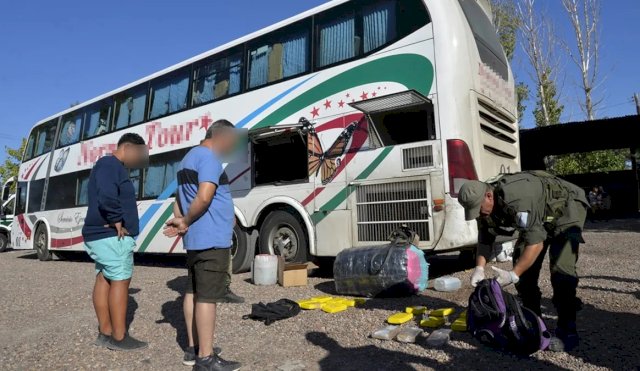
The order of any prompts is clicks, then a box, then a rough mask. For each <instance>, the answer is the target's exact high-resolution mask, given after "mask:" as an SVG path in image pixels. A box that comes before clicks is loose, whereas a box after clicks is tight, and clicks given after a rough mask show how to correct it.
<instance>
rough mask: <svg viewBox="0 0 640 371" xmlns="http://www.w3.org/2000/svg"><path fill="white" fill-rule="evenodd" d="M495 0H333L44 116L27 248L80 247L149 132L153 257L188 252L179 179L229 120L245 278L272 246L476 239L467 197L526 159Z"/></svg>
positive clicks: (29, 169)
mask: <svg viewBox="0 0 640 371" xmlns="http://www.w3.org/2000/svg"><path fill="white" fill-rule="evenodd" d="M485 3H486V2H485V1H480V2H476V1H475V0H455V1H454V0H450V1H438V0H425V1H420V0H415V1H414V0H406V1H405V0H401V1H398V0H370V1H344V0H336V1H331V2H329V3H327V4H325V5H322V6H320V7H318V8H315V9H312V10H310V11H307V12H305V13H302V14H300V15H298V16H295V17H293V18H291V19H288V20H286V21H283V22H280V23H278V24H276V25H273V26H271V27H268V28H266V29H264V30H261V31H258V32H255V33H253V34H251V35H249V36H247V37H244V38H241V39H239V40H237V41H234V42H231V43H229V44H227V45H224V46H222V47H220V48H217V49H214V50H212V51H210V52H207V53H205V54H203V55H200V56H197V57H195V58H192V59H190V60H188V61H185V62H183V63H180V64H178V65H176V66H174V67H171V68H168V69H166V70H164V71H161V72H159V73H157V74H154V75H152V76H149V77H147V78H144V79H142V80H139V81H136V82H134V83H132V84H130V85H128V86H125V87H123V88H121V89H118V90H116V91H113V92H110V93H108V94H105V95H103V96H100V97H98V98H96V99H93V100H91V101H89V102H86V103H84V104H81V105H78V106H75V107H72V108H70V109H68V110H66V111H63V112H61V113H59V114H57V115H54V116H52V117H50V118H47V119H45V120H42V121H41V122H40V123H38V124H37V125H36V126H35V127H34V129H33V130H32V134H31V136H30V139H29V144H28V146H27V150H26V152H25V157H24V161H23V163H22V165H21V166H20V173H19V179H18V191H17V198H16V201H17V204H16V207H17V208H16V220H17V222H16V224H17V227H15V228H14V231H13V233H12V243H13V246H14V248H22V249H34V248H35V249H36V250H38V253H39V256H40V257H41V259H48V258H49V257H50V251H58V252H62V251H70V250H82V249H83V243H82V235H81V229H82V225H83V219H84V216H85V213H86V206H84V205H86V181H87V179H88V176H89V172H90V170H91V168H92V166H93V164H94V163H95V161H96V160H97V159H98V158H100V157H101V156H104V155H108V154H109V153H110V152H111V151H112V150H113V149H114V148H115V145H116V143H117V141H118V139H119V137H120V136H121V135H122V134H123V133H125V132H135V133H138V134H140V135H141V136H142V137H143V138H144V139H145V141H147V144H148V146H149V153H150V159H151V163H150V168H149V169H147V170H144V171H141V172H139V171H132V177H133V179H134V181H135V184H136V186H137V189H138V193H139V199H140V201H139V205H138V209H139V214H140V231H141V234H140V235H139V236H138V237H137V242H138V247H137V249H138V252H148V253H181V252H183V249H182V244H181V241H180V240H179V239H169V238H166V237H165V236H163V234H162V233H161V228H162V226H163V223H164V222H165V221H166V220H167V219H168V218H169V217H170V216H171V212H172V202H173V198H172V197H173V196H172V194H173V192H174V190H175V187H176V183H175V168H176V166H177V164H178V163H179V161H180V159H181V157H182V156H183V155H184V153H185V152H186V151H187V150H188V149H189V148H191V147H193V146H195V145H198V143H199V141H200V140H201V139H203V137H204V133H205V130H206V128H207V127H208V125H209V124H211V122H213V121H215V120H216V119H219V118H225V119H228V120H230V121H231V122H233V123H234V124H236V125H237V126H238V127H241V128H246V129H249V136H250V141H251V143H250V146H249V153H248V155H247V161H246V162H244V163H243V162H242V161H239V162H235V163H232V164H229V165H228V166H227V167H226V173H227V175H228V178H229V180H230V182H231V188H232V191H233V195H234V203H235V210H236V217H237V228H236V233H235V238H234V244H235V248H236V249H235V250H234V252H235V256H234V270H236V271H241V270H244V269H246V268H247V265H248V263H249V262H250V260H251V258H252V257H253V255H254V253H255V252H256V251H261V252H268V253H274V252H275V253H281V254H283V255H285V256H286V257H287V258H288V259H289V260H303V259H305V258H307V257H310V256H313V257H332V256H335V255H336V254H337V253H338V252H339V251H341V250H343V249H345V248H348V247H351V246H360V245H372V244H383V243H385V241H386V238H387V234H388V232H389V231H391V230H392V229H394V228H395V227H397V226H398V225H401V224H408V225H409V226H410V227H412V228H413V229H415V230H416V231H418V233H419V234H420V237H421V245H420V247H421V248H422V249H424V250H428V251H446V250H452V249H459V248H461V247H465V246H469V245H471V244H473V243H475V241H476V238H477V231H476V227H475V223H468V222H465V221H464V217H463V212H462V209H461V207H460V205H459V203H458V202H457V200H456V198H455V193H456V192H457V190H458V189H459V187H460V185H461V184H462V183H463V182H464V181H465V180H466V179H474V178H476V177H477V178H479V179H487V178H490V177H493V176H495V175H497V174H498V173H504V172H514V171H518V170H519V164H520V162H519V140H518V126H517V123H516V121H517V120H516V116H515V115H516V103H515V93H514V81H513V76H512V73H511V69H510V68H509V65H508V63H507V62H506V58H505V57H504V53H503V52H502V49H501V48H500V46H499V43H498V41H497V37H496V35H495V32H494V31H493V28H492V25H491V22H490V20H489V18H488V17H487V15H486V13H485V12H486V11H487V9H486V7H485ZM345 35H346V36H345ZM345 38H347V40H349V42H348V43H345V42H344V39H345ZM336 41H340V42H336ZM351 42H352V43H351ZM352 44H353V45H352ZM236 56H237V57H236ZM203 61H206V63H205V62H203ZM205 66H206V68H205ZM212 70H214V71H215V72H214V73H211V71H212ZM183 73H184V76H186V77H185V78H186V79H187V80H184V78H182V77H181V76H183V75H182V74H183ZM207 74H208V75H207ZM202 76H205V77H204V78H203V77H202ZM185 81H187V82H185ZM185 89H187V92H186V93H185V92H184V90H185ZM183 96H185V98H184V99H185V101H184V103H182V102H183V101H182V100H181V99H182V97H183ZM176 97H178V98H177V102H176ZM213 97H216V99H213ZM160 99H163V100H162V101H160ZM164 99H166V102H165V101H164ZM211 99H213V100H211ZM208 100H210V101H208ZM207 101H208V102H207ZM158 102H160V103H158ZM202 102H206V103H202ZM201 103H202V104H201ZM181 105H182V106H181ZM158 107H159V108H158ZM156 116H157V117H156ZM301 118H304V119H305V120H306V122H308V124H306V125H299V122H300V119H301ZM138 121H139V122H138ZM303 121H304V120H303ZM71 123H73V124H71ZM129 124H131V125H129ZM128 125H129V126H128ZM309 125H311V126H309ZM71 129H75V131H74V130H71ZM76 132H78V133H81V136H78V135H77V134H75V133H76ZM98 133H100V135H97V136H94V135H95V134H98ZM74 135H76V137H75V138H74ZM63 138H65V139H63ZM68 143H71V144H68ZM52 148H53V150H51V149H52ZM314 151H315V152H314ZM316 164H319V165H318V166H316ZM258 233H259V235H260V239H259V243H258V244H257V246H256V244H255V243H254V239H252V238H250V237H251V235H253V236H254V237H255V235H256V234H258Z"/></svg>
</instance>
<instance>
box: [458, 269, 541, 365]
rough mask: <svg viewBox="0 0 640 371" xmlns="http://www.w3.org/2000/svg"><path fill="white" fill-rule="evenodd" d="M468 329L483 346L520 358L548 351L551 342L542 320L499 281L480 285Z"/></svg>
mask: <svg viewBox="0 0 640 371" xmlns="http://www.w3.org/2000/svg"><path fill="white" fill-rule="evenodd" d="M467 328H468V330H469V331H470V332H471V334H473V336H474V337H475V338H476V339H478V340H479V341H480V342H482V343H483V344H486V345H489V346H491V347H493V348H497V349H504V350H507V351H510V352H512V353H515V354H519V355H531V354H533V353H535V352H537V351H538V350H544V349H546V348H547V347H548V346H549V342H550V339H551V335H550V334H549V332H548V331H547V327H546V326H545V323H544V322H543V321H542V319H541V318H540V317H538V316H537V315H536V314H535V313H534V312H532V311H531V310H529V309H527V308H525V307H523V306H522V304H521V303H520V302H519V301H518V299H517V298H516V297H515V296H514V295H512V294H510V293H508V292H505V291H504V290H502V288H501V287H500V284H499V283H498V281H496V280H495V279H486V280H482V281H480V282H478V285H477V286H476V289H475V291H474V292H473V294H471V296H470V297H469V308H468V311H467Z"/></svg>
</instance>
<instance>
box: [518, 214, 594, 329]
mask: <svg viewBox="0 0 640 371" xmlns="http://www.w3.org/2000/svg"><path fill="white" fill-rule="evenodd" d="M577 206H579V205H576V207H577ZM582 209H583V210H584V211H583V210H582ZM575 210H576V211H577V214H579V215H577V216H578V218H579V219H580V220H581V222H577V223H575V224H574V225H572V226H565V227H564V228H562V232H560V233H557V234H555V235H554V236H550V237H549V238H547V240H545V241H544V248H543V250H542V252H541V253H540V256H538V259H536V261H535V262H534V264H533V265H532V266H531V268H529V269H528V270H527V271H526V272H524V273H523V274H522V275H521V276H520V281H519V282H518V284H516V289H517V290H518V294H519V296H520V298H521V300H522V304H523V305H524V306H525V307H527V308H529V309H531V310H532V311H534V312H535V313H537V314H538V315H541V312H542V311H541V308H540V300H541V298H542V292H541V291H540V287H539V286H538V279H539V278H540V269H541V268H542V263H543V262H544V258H545V256H546V254H547V251H548V252H549V270H550V271H551V286H552V287H553V304H554V306H555V307H556V310H557V312H558V327H564V326H575V321H576V307H577V299H576V289H577V287H578V273H577V272H576V263H577V261H578V251H579V246H580V243H581V242H584V241H583V240H582V228H583V226H584V220H585V219H586V208H582V207H580V208H578V209H575ZM582 214H584V216H583V215H582ZM525 247H526V246H525V243H524V241H522V240H518V242H517V243H516V247H515V250H514V253H513V264H514V266H515V264H516V263H517V262H518V258H519V257H520V256H521V255H522V253H523V252H524V249H525Z"/></svg>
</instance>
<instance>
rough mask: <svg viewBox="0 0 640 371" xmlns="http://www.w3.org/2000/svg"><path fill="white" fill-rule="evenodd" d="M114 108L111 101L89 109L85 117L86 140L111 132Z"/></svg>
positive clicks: (102, 102)
mask: <svg viewBox="0 0 640 371" xmlns="http://www.w3.org/2000/svg"><path fill="white" fill-rule="evenodd" d="M112 108H113V107H112V101H111V100H110V99H108V100H104V101H101V102H98V103H96V104H94V105H91V106H89V107H88V108H87V110H86V111H85V117H84V120H85V122H84V132H83V138H84V139H90V138H93V137H95V136H98V135H101V134H105V133H107V132H108V131H109V126H111V110H112Z"/></svg>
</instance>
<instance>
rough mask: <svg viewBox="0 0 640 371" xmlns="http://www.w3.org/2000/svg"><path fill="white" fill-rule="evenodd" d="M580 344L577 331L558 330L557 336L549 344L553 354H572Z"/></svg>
mask: <svg viewBox="0 0 640 371" xmlns="http://www.w3.org/2000/svg"><path fill="white" fill-rule="evenodd" d="M579 343H580V338H579V337H578V333H577V332H576V330H575V329H564V328H561V327H559V328H557V329H556V336H553V337H552V338H551V341H550V342H549V350H551V351H552V352H570V351H572V350H573V349H575V348H576V347H577V346H578V344H579Z"/></svg>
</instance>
